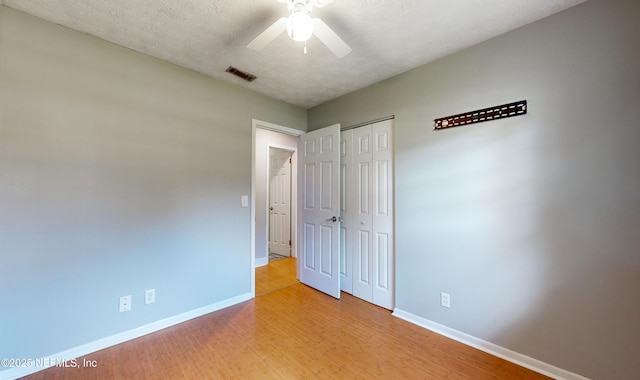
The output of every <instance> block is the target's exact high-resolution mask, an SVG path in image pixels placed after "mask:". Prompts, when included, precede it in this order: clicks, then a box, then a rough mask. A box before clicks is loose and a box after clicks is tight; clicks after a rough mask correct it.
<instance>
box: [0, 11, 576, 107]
mask: <svg viewBox="0 0 640 380" xmlns="http://www.w3.org/2000/svg"><path fill="white" fill-rule="evenodd" d="M583 1H585V0H456V1H443V0H402V1H401V0H397V1H393V0H334V1H333V2H332V3H330V4H328V5H326V6H325V7H323V8H316V9H314V11H313V13H312V16H313V17H320V18H321V19H323V20H324V21H325V23H326V24H327V25H329V27H331V28H332V29H333V30H334V31H335V32H336V33H337V34H338V35H339V36H340V37H342V39H343V40H344V41H345V42H346V43H347V44H349V45H350V46H351V48H352V49H353V51H352V52H351V53H350V54H349V55H347V56H346V57H344V58H341V59H339V58H336V57H335V56H334V55H333V54H332V53H331V51H329V50H328V49H327V48H326V47H325V46H324V45H323V44H322V43H321V42H320V41H319V40H318V39H317V38H315V37H312V38H311V40H309V42H308V43H307V46H308V54H306V55H305V54H303V51H302V50H303V44H302V43H300V42H294V41H292V40H290V39H289V37H288V36H287V35H286V33H283V34H282V35H280V36H279V37H278V38H276V40H274V41H273V42H272V43H270V44H269V45H267V47H266V48H264V49H263V50H262V51H259V52H256V51H253V50H250V49H247V48H246V47H245V46H246V45H247V44H248V43H249V42H250V41H251V40H253V39H254V38H255V37H256V36H257V35H258V34H260V33H261V32H262V31H263V30H264V29H266V28H267V27H268V26H269V25H271V24H272V23H273V22H274V21H275V20H276V19H278V18H280V17H285V16H287V15H288V11H287V8H286V4H282V3H279V2H277V1H276V0H144V1H143V0H0V4H4V5H6V6H8V7H11V8H14V9H17V10H20V11H23V12H26V13H29V14H32V15H35V16H38V17H41V18H43V19H46V20H49V21H52V22H55V23H58V24H61V25H64V26H67V27H69V28H72V29H75V30H78V31H81V32H85V33H88V34H91V35H94V36H97V37H100V38H102V39H104V40H107V41H111V42H113V43H116V44H119V45H122V46H126V47H128V48H131V49H133V50H137V51H139V52H142V53H145V54H148V55H151V56H154V57H157V58H160V59H163V60H166V61H169V62H172V63H174V64H177V65H180V66H183V67H186V68H189V69H192V70H195V71H198V72H201V73H204V74H206V75H210V76H212V77H214V78H218V79H221V80H223V81H226V82H231V83H235V84H237V85H239V86H242V87H245V88H248V89H251V90H254V91H257V92H260V93H262V94H265V95H268V96H271V97H273V98H276V99H280V100H283V101H285V102H288V103H291V104H294V105H298V106H301V107H304V108H311V107H313V106H316V105H318V104H321V103H323V102H325V101H328V100H331V99H334V98H336V97H338V96H340V95H344V94H346V93H349V92H352V91H354V90H357V89H360V88H363V87H366V86H368V85H370V84H373V83H376V82H378V81H380V80H383V79H386V78H389V77H392V76H394V75H397V74H400V73H402V72H405V71H407V70H410V69H412V68H415V67H417V66H420V65H423V64H425V63H427V62H431V61H433V60H435V59H438V58H440V57H443V56H446V55H448V54H451V53H454V52H456V51H459V50H462V49H464V48H466V47H468V46H471V45H475V44H477V43H479V42H482V41H485V40H487V39H490V38H492V37H494V36H497V35H499V34H502V33H505V32H507V31H509V30H513V29H515V28H518V27H520V26H522V25H525V24H528V23H530V22H533V21H535V20H539V19H541V18H544V17H546V16H549V15H551V14H553V13H556V12H559V11H561V10H563V9H566V8H569V7H571V6H574V5H577V4H579V3H582V2H583ZM229 65H233V66H235V67H237V68H239V69H241V70H244V71H247V72H249V73H252V74H254V75H256V76H257V77H258V79H256V80H255V81H254V82H251V83H248V82H244V81H242V80H241V79H239V78H236V77H234V76H232V75H230V74H228V73H225V69H226V68H227V67H228V66H229Z"/></svg>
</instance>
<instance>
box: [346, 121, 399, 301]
mask: <svg viewBox="0 0 640 380" xmlns="http://www.w3.org/2000/svg"><path fill="white" fill-rule="evenodd" d="M392 126H393V121H391V120H388V121H383V122H379V123H375V124H371V125H367V126H364V127H360V128H356V129H353V130H349V131H345V132H342V139H343V142H342V143H343V145H344V147H343V152H344V153H343V154H342V157H341V158H342V162H341V166H342V171H341V174H342V177H343V179H342V188H343V192H345V194H343V196H342V200H343V202H342V204H341V207H342V216H343V219H344V222H343V226H344V228H343V230H344V231H345V243H344V244H343V246H342V257H344V261H345V264H344V265H346V270H344V271H343V273H344V275H343V276H342V280H343V284H342V289H343V290H344V291H348V290H347V289H348V286H349V285H348V284H347V282H348V281H349V280H348V276H349V275H350V276H351V277H352V280H351V282H350V283H351V284H352V290H353V292H352V294H353V295H354V296H356V297H359V298H362V299H364V300H366V301H369V302H371V303H374V304H376V305H379V306H382V307H384V308H387V309H392V308H393V304H394V271H395V267H394V246H395V243H394V232H393V133H392ZM349 264H351V267H350V268H349Z"/></svg>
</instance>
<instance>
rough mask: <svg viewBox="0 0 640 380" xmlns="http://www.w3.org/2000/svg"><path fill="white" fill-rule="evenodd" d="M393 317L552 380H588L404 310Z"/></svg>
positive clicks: (397, 310)
mask: <svg viewBox="0 0 640 380" xmlns="http://www.w3.org/2000/svg"><path fill="white" fill-rule="evenodd" d="M393 316H395V317H398V318H400V319H404V320H405V321H408V322H411V323H413V324H415V325H418V326H420V327H423V328H425V329H427V330H431V331H433V332H435V333H437V334H440V335H443V336H446V337H447V338H451V339H453V340H456V341H458V342H460V343H463V344H466V345H467V346H471V347H473V348H477V349H478V350H480V351H484V352H486V353H489V354H491V355H494V356H497V357H499V358H502V359H504V360H507V361H510V362H512V363H515V364H517V365H519V366H522V367H525V368H528V369H530V370H532V371H536V372H538V373H541V374H543V375H546V376H549V377H552V378H554V379H562V380H565V379H566V380H588V379H587V378H586V377H583V376H580V375H578V374H575V373H572V372H569V371H566V370H564V369H562V368H558V367H555V366H552V365H551V364H547V363H545V362H542V361H540V360H537V359H534V358H531V357H529V356H526V355H523V354H520V353H517V352H515V351H511V350H509V349H507V348H504V347H501V346H498V345H497V344H493V343H491V342H487V341H486V340H482V339H480V338H476V337H475V336H472V335H469V334H466V333H463V332H462V331H458V330H454V329H452V328H449V327H447V326H444V325H441V324H439V323H436V322H433V321H431V320H428V319H425V318H422V317H419V316H417V315H415V314H411V313H409V312H406V311H404V310H400V309H397V308H396V309H394V310H393Z"/></svg>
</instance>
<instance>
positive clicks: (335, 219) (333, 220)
mask: <svg viewBox="0 0 640 380" xmlns="http://www.w3.org/2000/svg"><path fill="white" fill-rule="evenodd" d="M337 221H338V218H337V217H335V216H334V217H333V218H331V219H327V222H337Z"/></svg>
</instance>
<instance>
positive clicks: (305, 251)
mask: <svg viewBox="0 0 640 380" xmlns="http://www.w3.org/2000/svg"><path fill="white" fill-rule="evenodd" d="M300 143H301V148H302V155H301V156H302V159H301V165H300V179H301V181H302V191H301V194H300V200H301V203H300V204H301V220H300V228H299V229H298V230H299V233H300V235H301V236H300V239H299V241H301V242H302V244H301V245H302V246H301V251H300V252H301V255H300V257H301V260H299V261H300V263H299V265H300V281H301V282H302V283H304V284H307V285H309V286H311V287H313V288H316V289H318V290H320V291H322V292H325V293H327V294H329V295H331V296H333V297H335V298H340V261H339V258H340V221H339V217H340V149H339V148H340V126H339V125H334V126H331V127H326V128H323V129H319V130H315V131H313V132H309V133H306V134H304V135H302V136H301V139H300Z"/></svg>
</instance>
